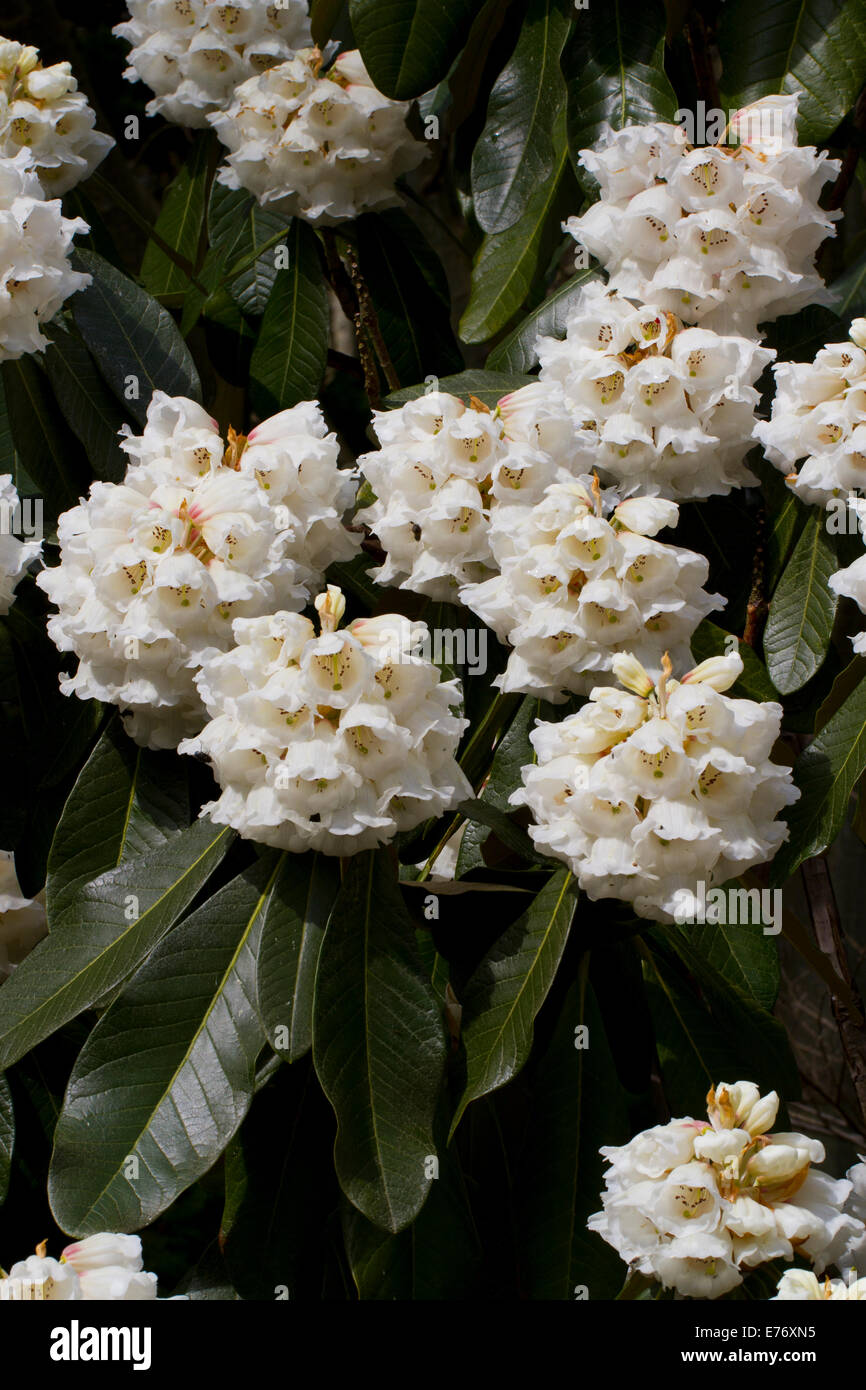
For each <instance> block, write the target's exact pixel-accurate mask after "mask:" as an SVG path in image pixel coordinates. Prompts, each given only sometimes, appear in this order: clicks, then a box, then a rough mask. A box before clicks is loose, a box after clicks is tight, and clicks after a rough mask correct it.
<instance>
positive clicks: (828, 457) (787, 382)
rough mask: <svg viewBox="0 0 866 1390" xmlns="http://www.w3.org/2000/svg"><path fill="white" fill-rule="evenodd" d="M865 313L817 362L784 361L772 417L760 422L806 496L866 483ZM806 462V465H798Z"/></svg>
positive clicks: (815, 498)
mask: <svg viewBox="0 0 866 1390" xmlns="http://www.w3.org/2000/svg"><path fill="white" fill-rule="evenodd" d="M864 348H866V319H855V320H854V322H853V323H852V325H851V329H850V337H849V341H848V342H847V343H828V344H827V345H826V347H822V348H821V350H820V352H819V353H818V355H817V356H816V358H815V360H814V362H780V363H779V364H778V365H777V366H776V367H774V368H773V371H774V374H775V377H776V391H775V395H774V397H773V407H772V412H771V415H770V418H769V420H762V421H761V422H760V423H759V424H758V426H757V429H756V430H755V435H756V437H757V438H758V439H759V440H760V442H761V444H762V445H763V447H764V452H765V453H766V455H767V458H768V459H769V460H770V462H771V463H774V464H775V465H776V467H777V468H780V469H781V470H782V472H783V473H785V474H786V482H787V483H788V486H789V487H790V488H791V490H792V491H793V492H795V493H796V494H797V496H798V497H801V498H802V500H803V501H804V502H809V503H817V504H818V505H819V506H826V504H827V503H828V502H829V501H830V499H831V498H832V497H836V496H839V495H840V494H847V493H849V492H853V491H862V490H863V489H864V488H866V351H864ZM798 465H799V467H798Z"/></svg>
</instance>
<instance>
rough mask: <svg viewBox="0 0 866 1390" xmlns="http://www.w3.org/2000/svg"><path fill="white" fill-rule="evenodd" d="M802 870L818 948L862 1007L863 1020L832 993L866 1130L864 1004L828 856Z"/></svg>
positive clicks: (819, 857) (856, 1003)
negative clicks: (857, 985) (851, 964)
mask: <svg viewBox="0 0 866 1390" xmlns="http://www.w3.org/2000/svg"><path fill="white" fill-rule="evenodd" d="M801 873H802V876H803V886H804V888H805V890H806V897H807V899H808V903H809V911H810V913H811V916H812V924H813V926H814V929H815V939H816V941H817V943H818V949H819V950H820V951H822V952H823V954H824V955H825V956H827V958H828V960H829V961H830V962H831V964H832V966H833V969H834V971H835V973H836V974H837V975H839V976H840V977H841V979H842V980H843V981H844V982H845V984H846V986H847V987H848V989H849V991H850V993H851V996H852V999H853V1002H854V1003H855V1005H856V1006H857V1007H858V1008H859V1010H860V1020H859V1021H855V1019H854V1017H852V1014H851V1012H850V1011H849V1009H848V1006H847V1004H846V1003H845V1001H844V1000H842V999H841V998H840V997H839V996H838V995H837V994H831V996H830V1004H831V1006H832V1009H833V1017H834V1018H835V1020H836V1027H837V1029H838V1030H839V1038H840V1040H841V1043H842V1051H843V1052H844V1054H845V1061H846V1063H847V1066H848V1072H849V1075H850V1077H851V1081H852V1082H853V1085H854V1093H855V1095H856V1097H857V1105H858V1107H859V1110H860V1118H861V1121H862V1125H863V1133H864V1134H866V1023H864V1021H863V1004H862V1001H861V999H860V996H859V994H858V993H857V990H856V987H855V986H854V983H853V980H852V976H851V969H850V966H849V963H848V955H847V952H846V950H845V942H844V937H843V935H842V926H841V923H840V921H839V909H838V907H837V905H836V895H835V893H834V892H833V884H832V883H831V881H830V871H829V869H828V867H827V860H826V857H825V856H824V855H818V856H817V857H816V858H814V859H807V860H806V861H805V863H804V864H803V865H802V869H801Z"/></svg>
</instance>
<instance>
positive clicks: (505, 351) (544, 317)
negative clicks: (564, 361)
mask: <svg viewBox="0 0 866 1390" xmlns="http://www.w3.org/2000/svg"><path fill="white" fill-rule="evenodd" d="M597 278H598V271H596V270H580V271H578V273H577V274H576V275H572V277H571V279H570V280H566V282H565V284H564V285H562V286H561V287H560V289H558V290H557V291H556V292H555V293H554V294H552V295H550V296H549V298H547V299H545V300H544V301H543V303H541V304H539V306H538V308H537V309H533V311H532V313H531V314H528V315H527V317H526V318H525V319H524V320H523V322H522V323H519V324H518V325H517V327H516V328H515V329H514V331H513V332H512V333H509V335H508V337H507V338H503V340H502V342H501V343H497V345H496V347H495V348H494V349H493V351H492V352H491V353H490V356H489V357H488V358H487V366H488V368H490V369H491V370H493V371H497V372H531V371H533V370H534V369H535V368H536V367H537V366H538V354H537V352H536V350H535V344H536V341H537V340H538V338H541V337H547V338H564V337H565V330H566V327H567V325H568V319H569V315H570V314H571V312H572V311H573V309H574V306H575V304H576V303H577V300H578V298H579V296H580V294H581V292H582V290H583V287H584V285H586V284H587V283H588V281H590V280H595V279H597Z"/></svg>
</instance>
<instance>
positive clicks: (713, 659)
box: [682, 652, 743, 690]
mask: <svg viewBox="0 0 866 1390" xmlns="http://www.w3.org/2000/svg"><path fill="white" fill-rule="evenodd" d="M742 674H743V658H742V657H741V656H740V654H739V652H730V653H729V654H728V655H727V656H709V657H707V659H706V661H701V662H699V663H698V665H697V666H693V667H692V669H691V671H687V672H686V674H685V675H684V676H683V679H682V683H683V685H689V684H691V685H694V684H696V683H697V684H700V685H708V686H710V688H711V689H712V690H730V688H731V686H732V685H733V684H734V682H735V681H737V680H738V679H739V677H740V676H741V675H742Z"/></svg>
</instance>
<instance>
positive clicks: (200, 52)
mask: <svg viewBox="0 0 866 1390" xmlns="http://www.w3.org/2000/svg"><path fill="white" fill-rule="evenodd" d="M127 8H128V9H129V14H130V18H129V19H128V20H125V21H124V23H123V24H118V25H117V26H116V28H115V29H114V30H113V33H115V34H118V35H119V36H120V37H121V38H123V39H126V40H127V42H128V43H130V44H131V45H132V48H131V51H130V53H129V55H128V63H129V66H128V68H127V69H126V71H125V72H124V74H123V75H124V77H126V78H128V79H129V81H130V82H144V83H145V84H146V85H147V86H148V87H150V89H151V91H152V92H153V93H154V96H153V98H152V100H151V101H149V102H148V104H147V107H146V110H147V113H148V115H149V116H156V115H162V116H165V117H166V119H167V120H169V121H174V122H176V123H177V124H178V125H186V126H198V127H203V126H206V125H207V118H208V115H209V113H210V112H212V111H218V110H220V109H221V108H222V107H224V106H227V105H228V103H229V102H230V101H231V100H232V98H233V96H234V92H235V88H236V87H238V86H239V84H240V83H242V82H245V81H247V79H248V78H250V77H254V76H255V75H256V73H259V72H262V71H264V69H266V68H270V67H273V66H274V65H275V64H277V63H282V62H284V61H285V60H286V58H290V57H291V56H292V54H293V53H294V51H295V50H296V49H298V48H304V47H305V46H306V45H307V44H308V43H310V42H311V36H310V21H309V15H308V13H307V6H306V4H305V3H304V0H285V2H284V3H280V4H268V3H267V0H231V2H230V3H228V4H223V3H222V0H127Z"/></svg>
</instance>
